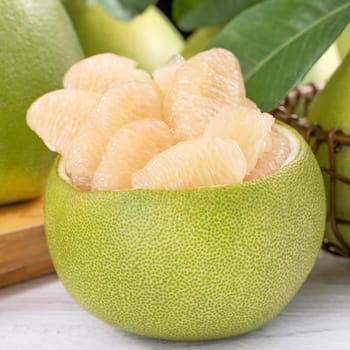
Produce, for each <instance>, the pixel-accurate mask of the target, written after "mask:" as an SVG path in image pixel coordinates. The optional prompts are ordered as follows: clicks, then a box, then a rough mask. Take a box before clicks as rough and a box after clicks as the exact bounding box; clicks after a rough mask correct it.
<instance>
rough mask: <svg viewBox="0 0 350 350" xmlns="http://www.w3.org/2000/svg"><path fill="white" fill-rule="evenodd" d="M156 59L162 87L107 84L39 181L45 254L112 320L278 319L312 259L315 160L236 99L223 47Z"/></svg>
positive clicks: (286, 131) (73, 288)
mask: <svg viewBox="0 0 350 350" xmlns="http://www.w3.org/2000/svg"><path fill="white" fill-rule="evenodd" d="M198 67H199V68H201V69H199V70H198ZM163 68H164V67H163ZM163 68H160V70H159V71H158V73H159V74H160V75H162V74H164V78H165V77H166V76H168V78H169V79H168V78H166V79H164V80H163V81H168V82H169V85H170V87H169V88H167V87H166V88H164V89H163V93H161V92H160V90H159V88H158V87H157V86H156V82H154V81H152V80H150V81H148V82H146V81H128V82H117V83H115V84H114V85H113V86H112V87H111V88H109V89H108V90H107V91H106V92H105V94H104V95H103V96H102V97H101V99H100V102H99V103H98V104H97V105H96V108H95V109H94V111H93V112H92V114H91V117H89V118H81V117H80V116H78V117H77V118H78V119H77V120H78V122H79V124H81V127H80V128H79V130H78V131H77V132H74V133H73V134H74V135H72V141H70V138H69V142H71V145H72V146H70V147H71V153H69V154H68V155H66V154H63V155H62V157H60V158H58V160H57V162H56V165H55V167H53V169H52V172H51V176H50V178H49V182H48V186H47V192H46V197H45V201H46V203H45V222H46V232H47V238H48V244H49V249H50V252H51V255H52V258H53V261H54V264H55V267H56V270H57V272H58V275H59V276H60V278H61V280H62V282H63V284H64V285H65V286H66V288H67V289H68V291H69V292H70V293H71V294H72V296H73V297H74V298H75V299H76V300H77V301H78V302H79V303H80V304H81V305H82V306H83V307H84V308H86V309H87V310H88V311H90V312H91V313H93V314H94V315H96V316H98V317H100V318H101V319H103V320H105V321H107V322H109V323H110V324H112V325H115V326H117V327H119V328H122V329H124V330H128V331H130V332H134V333H137V334H141V335H146V336H150V337H156V338H164V339H174V340H204V339H217V338H223V337H228V336H233V335H237V334H242V333H245V332H248V331H251V330H253V329H255V328H257V327H260V326H261V325H263V324H264V323H266V322H267V321H269V320H270V319H272V318H273V317H274V316H276V315H277V314H278V312H280V311H281V310H282V309H283V308H284V307H285V306H286V304H287V303H288V302H289V301H290V300H291V298H292V297H293V296H294V295H295V293H296V291H297V290H298V288H299V287H300V286H301V284H302V283H303V281H304V280H305V278H306V276H307V275H308V273H309V272H310V270H311V268H312V266H313V264H314V262H315V259H316V257H317V254H318V251H319V248H320V245H321V241H322V237H323V232H324V226H325V194H324V188H323V182H322V176H321V173H320V169H319V167H318V164H317V162H316V160H315V157H314V155H313V153H312V151H311V150H310V148H309V147H308V145H307V144H306V143H305V141H304V140H303V138H302V137H301V136H300V135H299V134H298V133H297V132H296V131H295V130H293V129H291V128H289V127H287V126H285V125H283V124H281V123H275V122H274V119H273V118H272V116H270V115H268V114H266V113H261V111H260V110H259V109H258V108H257V107H256V106H255V105H254V104H253V102H251V101H249V100H247V99H246V98H245V92H244V85H243V78H242V76H241V73H240V71H239V66H238V62H237V61H236V59H235V58H234V56H233V55H232V54H230V53H228V52H227V51H225V50H222V49H212V50H210V51H207V52H204V53H201V54H199V55H197V56H194V57H192V58H191V59H190V60H189V61H187V62H181V63H180V65H179V67H178V68H177V64H176V63H174V66H172V67H171V68H170V67H168V68H169V70H167V69H165V68H164V70H163V71H162V69H163ZM81 73H82V74H83V72H81ZM172 76H173V77H172ZM158 77H159V76H158ZM192 79H193V81H194V82H196V84H194V83H193V81H192ZM158 81H160V80H158ZM93 83H94V82H92V84H93ZM160 85H161V84H160ZM163 86H167V83H166V84H164V85H163ZM182 89H183V91H182ZM242 89H243V90H242ZM88 90H89V89H86V90H81V91H82V93H91V92H90V91H88ZM67 91H72V90H69V89H67ZM167 99H168V100H167ZM166 101H167V103H168V105H167V106H166V107H165V108H162V106H163V107H164V104H165V102H166ZM58 106H60V104H58ZM186 108H187V109H188V111H187V113H188V115H186ZM59 111H60V110H59ZM164 111H166V112H167V113H164ZM179 111H180V112H181V113H178V112H179ZM192 114H193V115H192ZM53 115H54V113H51V112H50V113H49V118H51V119H52V123H55V119H54V118H52V116H53ZM192 117H193V118H194V119H192ZM38 118H39V119H40V118H41V114H39V115H38ZM80 118H81V119H80ZM162 118H163V119H162ZM167 123H169V124H167ZM48 129H49V133H48V135H49V136H50V138H51V137H52V138H53V139H57V140H59V139H62V137H61V136H60V135H52V134H50V133H51V129H50V128H48ZM52 130H53V128H52ZM56 131H57V133H58V134H60V133H61V132H64V130H63V129H62V130H61V128H57V129H56ZM181 138H184V140H182V141H181ZM179 139H180V141H179ZM46 142H48V143H50V141H49V140H48V141H46ZM74 157H76V158H75V159H74ZM77 180H78V181H77ZM305 232H307V235H306V234H305Z"/></svg>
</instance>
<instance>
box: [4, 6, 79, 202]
mask: <svg viewBox="0 0 350 350" xmlns="http://www.w3.org/2000/svg"><path fill="white" fill-rule="evenodd" d="M0 14H1V16H0V62H1V67H0V140H1V141H0V205H1V204H4V203H10V202H16V201H20V200H24V199H29V198H33V197H35V196H38V195H39V194H40V193H41V192H42V190H43V187H44V183H45V179H46V177H47V175H48V172H49V168H50V167H51V165H52V163H53V160H54V157H55V154H54V153H52V152H50V151H49V150H48V149H47V148H46V147H45V145H44V144H43V142H42V141H41V140H40V139H39V138H38V137H37V136H36V135H34V133H33V132H32V131H31V130H30V129H29V128H28V127H27V126H26V124H25V111H26V109H27V108H28V107H29V105H30V104H31V103H32V102H33V101H34V99H35V98H37V97H38V96H40V95H42V94H43V93H45V92H47V91H49V90H53V89H57V88H59V87H60V86H61V84H62V77H63V74H64V72H65V71H66V70H67V68H68V67H69V66H70V65H72V64H73V63H74V62H75V61H77V60H79V59H81V58H82V51H81V48H80V44H79V42H78V39H77V37H76V34H75V33H74V30H73V27H72V25H71V22H70V20H69V18H68V16H67V15H66V13H65V11H64V8H63V7H62V5H61V3H60V1H58V0H47V1H34V0H18V1H12V0H2V1H0Z"/></svg>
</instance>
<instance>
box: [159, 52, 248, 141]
mask: <svg viewBox="0 0 350 350" xmlns="http://www.w3.org/2000/svg"><path fill="white" fill-rule="evenodd" d="M189 96H190V98H189ZM244 103H245V87H244V81H243V77H242V74H241V70H240V66H239V62H238V60H237V59H236V57H235V56H234V55H233V54H232V53H231V52H229V51H226V50H224V49H211V50H208V51H204V52H202V53H199V54H198V55H196V56H193V57H191V58H190V59H189V60H188V61H186V63H184V64H183V65H182V66H181V67H180V68H179V69H178V70H177V72H176V75H175V77H174V79H173V81H172V84H171V86H170V88H169V89H168V92H167V94H166V95H165V97H164V102H163V116H164V119H165V121H166V122H167V123H168V124H169V125H170V127H171V129H172V130H173V131H174V134H175V137H176V138H177V139H178V140H187V139H191V138H195V137H198V136H200V135H202V134H203V132H204V129H205V126H206V124H207V122H208V121H209V120H210V119H211V118H213V117H214V116H215V115H216V114H217V113H218V112H219V111H220V109H221V108H223V106H227V105H229V106H232V107H233V106H236V105H241V104H244Z"/></svg>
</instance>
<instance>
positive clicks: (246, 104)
mask: <svg viewBox="0 0 350 350" xmlns="http://www.w3.org/2000/svg"><path fill="white" fill-rule="evenodd" d="M242 105H243V106H244V107H247V108H252V109H256V110H258V111H260V109H259V107H258V106H257V105H256V104H255V102H253V101H252V100H250V99H249V98H246V99H245V101H244V102H243V104H242Z"/></svg>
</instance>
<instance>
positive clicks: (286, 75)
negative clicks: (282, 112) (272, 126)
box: [209, 0, 350, 111]
mask: <svg viewBox="0 0 350 350" xmlns="http://www.w3.org/2000/svg"><path fill="white" fill-rule="evenodd" d="M349 21H350V1H349V0H294V1H290V0H266V1H264V2H262V3H261V4H258V5H256V6H254V7H252V8H251V9H248V10H247V11H245V12H243V13H242V14H241V15H239V16H237V17H236V18H235V19H233V20H232V21H231V22H230V23H228V24H227V25H226V27H225V28H224V29H223V30H222V31H221V32H220V33H219V34H218V36H217V37H215V39H214V40H213V41H212V42H211V43H210V45H209V46H210V47H224V48H226V49H228V50H231V51H232V52H233V53H234V54H235V55H236V56H237V57H238V59H239V60H240V63H241V66H242V71H243V75H244V78H245V81H246V88H247V95H248V97H249V98H251V99H252V100H253V101H255V102H256V103H257V104H258V106H259V107H260V108H261V109H263V110H265V111H266V110H267V111H269V110H271V109H272V108H273V107H275V106H276V105H277V104H278V103H279V102H280V100H281V99H282V98H283V97H284V96H285V95H286V94H287V93H288V92H289V91H290V90H291V89H292V88H294V87H295V86H296V85H297V84H298V83H299V82H300V81H301V80H302V78H303V77H304V76H305V74H306V73H307V72H308V70H309V69H310V68H311V66H312V65H313V64H314V63H315V62H316V61H317V59H318V58H319V57H320V56H321V55H322V53H323V52H324V51H325V50H326V49H327V48H328V47H329V46H330V45H331V44H332V42H333V41H334V40H335V39H336V38H337V36H338V35H339V34H340V33H341V32H342V30H343V29H344V28H345V26H346V25H347V23H348V22H349Z"/></svg>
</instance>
